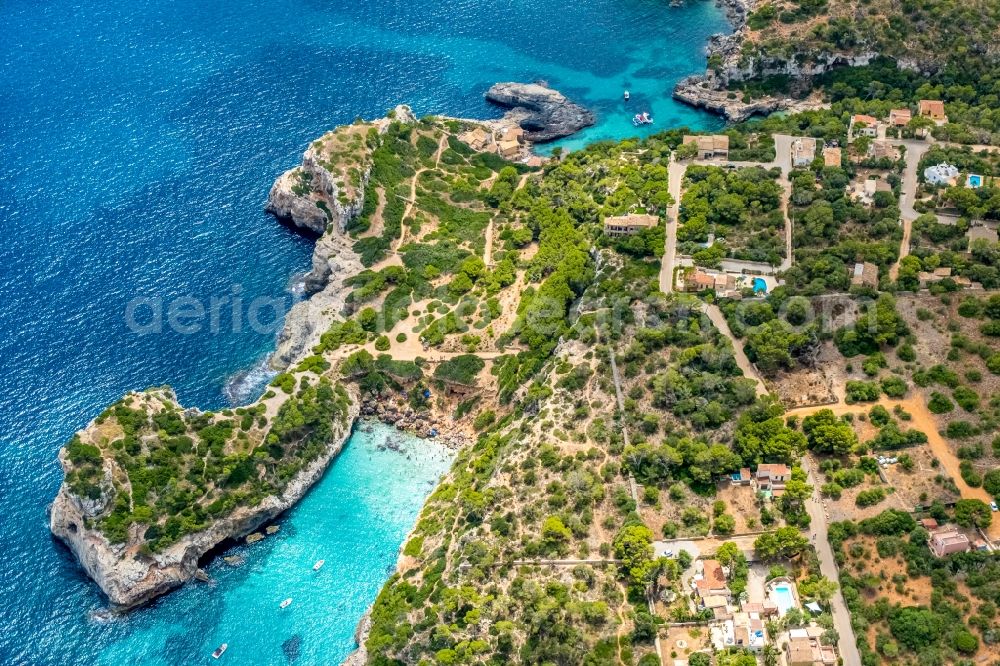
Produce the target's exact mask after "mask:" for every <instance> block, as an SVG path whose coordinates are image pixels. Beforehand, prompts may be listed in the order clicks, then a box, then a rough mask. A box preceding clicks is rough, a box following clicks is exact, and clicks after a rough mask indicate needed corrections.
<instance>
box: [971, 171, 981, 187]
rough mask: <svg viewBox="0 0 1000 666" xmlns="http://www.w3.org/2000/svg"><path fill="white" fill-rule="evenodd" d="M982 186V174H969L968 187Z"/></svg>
mask: <svg viewBox="0 0 1000 666" xmlns="http://www.w3.org/2000/svg"><path fill="white" fill-rule="evenodd" d="M982 186H983V177H982V176H978V175H976V174H974V173H972V174H969V187H982Z"/></svg>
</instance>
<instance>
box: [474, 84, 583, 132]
mask: <svg viewBox="0 0 1000 666" xmlns="http://www.w3.org/2000/svg"><path fill="white" fill-rule="evenodd" d="M486 99H487V100H488V101H490V102H492V103H493V104H496V105H497V106H502V107H504V108H505V109H513V110H522V111H523V112H524V117H523V119H522V120H521V127H522V129H524V137H525V138H526V139H527V140H528V141H533V142H535V143H540V142H544V141H553V140H555V139H560V138H562V137H564V136H569V135H570V134H573V133H575V132H578V131H580V130H581V129H583V128H584V127H589V126H590V125H593V124H594V122H595V118H594V114H593V113H591V112H590V111H588V110H587V109H585V108H584V107H582V106H580V105H579V104H577V103H576V102H573V101H572V100H570V99H567V98H566V97H565V96H564V95H563V94H562V93H560V92H559V91H558V90H553V89H552V88H549V87H547V86H545V85H543V84H541V83H497V84H494V85H493V86H490V89H489V90H488V91H486Z"/></svg>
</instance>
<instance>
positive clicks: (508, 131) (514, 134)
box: [497, 125, 524, 143]
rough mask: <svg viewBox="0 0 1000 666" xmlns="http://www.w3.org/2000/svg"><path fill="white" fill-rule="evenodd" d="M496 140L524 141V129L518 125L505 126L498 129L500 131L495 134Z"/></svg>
mask: <svg viewBox="0 0 1000 666" xmlns="http://www.w3.org/2000/svg"><path fill="white" fill-rule="evenodd" d="M497 141H517V142H518V143H524V130H523V129H521V127H520V126H518V125H514V126H512V127H506V128H504V129H502V130H500V133H499V134H498V135H497Z"/></svg>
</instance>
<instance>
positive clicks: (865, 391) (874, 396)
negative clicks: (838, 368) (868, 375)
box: [847, 381, 881, 405]
mask: <svg viewBox="0 0 1000 666" xmlns="http://www.w3.org/2000/svg"><path fill="white" fill-rule="evenodd" d="M879 395H881V390H880V388H879V384H878V382H861V381H848V382H847V404H849V405H852V404H854V403H856V402H875V401H876V400H878V398H879Z"/></svg>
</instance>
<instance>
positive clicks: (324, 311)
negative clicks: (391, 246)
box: [267, 105, 416, 371]
mask: <svg viewBox="0 0 1000 666" xmlns="http://www.w3.org/2000/svg"><path fill="white" fill-rule="evenodd" d="M392 121H397V122H403V123H412V122H416V117H415V116H414V115H413V112H412V111H411V110H410V108H409V107H408V106H404V105H400V106H397V107H396V108H395V109H393V110H392V112H391V113H390V114H389V116H388V117H386V118H382V119H380V120H376V121H374V122H373V123H372V124H371V125H372V126H374V127H375V128H376V129H377V130H378V131H379V132H384V131H385V129H386V128H387V127H388V126H389V123H390V122H392ZM321 161H322V160H321V159H318V155H317V149H316V147H315V145H312V146H310V147H309V149H308V150H306V152H305V154H304V155H303V158H302V165H301V166H299V167H296V168H295V169H292V170H290V171H287V172H285V173H284V174H282V175H281V176H280V177H279V178H278V180H277V181H275V183H274V185H273V186H272V187H271V194H270V196H269V197H268V204H267V210H268V212H270V213H272V214H274V215H275V216H276V217H278V218H280V219H290V220H291V221H292V222H293V223H295V224H296V225H297V226H299V227H302V228H305V229H308V230H310V231H312V232H317V229H318V233H320V234H321V235H320V237H319V238H318V239H317V241H316V247H315V248H314V249H313V256H312V269H311V270H310V271H309V273H307V274H306V276H305V285H304V287H305V293H306V295H307V297H308V298H306V300H303V301H300V302H298V303H296V304H295V305H294V306H292V309H291V310H289V312H288V314H287V315H286V316H285V324H284V326H283V328H282V330H281V332H280V333H279V334H278V342H277V346H276V348H275V351H274V353H273V354H272V355H271V358H270V365H271V367H272V368H273V369H275V370H278V371H282V370H285V369H287V368H288V367H289V366H291V365H292V364H294V363H295V362H297V361H298V360H300V359H301V358H302V357H303V356H306V355H308V354H309V353H310V350H311V349H312V348H313V347H314V346H315V345H316V344H317V343H319V338H320V336H321V335H323V333H325V332H326V330H327V329H328V328H329V326H330V323H331V322H332V321H333V320H334V318H335V317H337V316H338V315H340V314H342V313H343V311H344V307H345V305H346V303H347V294H348V293H349V289H347V288H345V286H344V280H345V279H347V278H348V277H350V276H352V275H356V274H358V273H360V272H361V271H362V270H364V266H362V264H361V259H360V258H359V257H358V255H357V253H355V252H354V250H353V246H354V241H353V240H352V239H351V238H350V237H349V236H348V235H347V234H346V228H347V225H348V223H349V222H350V221H351V220H353V219H354V218H355V217H356V216H357V215H359V214H360V213H361V209H362V207H363V206H364V196H365V191H364V190H365V187H366V186H367V184H368V177H369V174H370V171H371V169H370V167H369V168H368V169H366V170H365V173H364V177H363V178H362V180H361V184H360V187H359V188H358V190H357V191H356V192H355V193H354V196H353V198H351V199H349V200H348V202H347V203H346V204H345V203H343V202H342V199H343V197H340V196H339V194H340V190H339V186H338V185H337V183H336V180H335V179H334V178H332V177H330V172H329V171H328V170H327V169H326V168H325V167H324V166H323V165H322V164H321V163H320V162H321ZM300 170H301V171H302V172H308V173H315V174H316V175H313V176H312V178H311V180H309V182H310V184H311V185H312V187H313V188H314V189H312V190H311V191H310V192H309V193H308V194H301V192H302V188H299V189H298V192H300V193H296V191H295V190H294V189H293V188H295V185H296V183H297V182H298V178H299V177H298V176H297V175H295V174H296V172H298V171H300ZM319 172H322V173H319ZM324 174H325V175H324ZM316 201H323V202H324V203H325V205H326V207H327V208H328V209H329V210H330V211H333V214H332V216H331V219H330V220H329V223H328V221H327V218H323V222H322V223H320V222H319V221H318V219H317V218H316V217H315V213H314V211H317V210H318V211H320V212H324V211H323V209H322V208H319V207H317V206H316V205H315V202H316ZM310 206H311V207H312V208H310Z"/></svg>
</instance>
